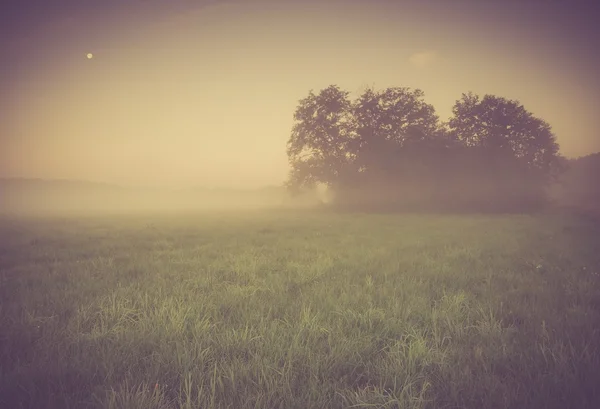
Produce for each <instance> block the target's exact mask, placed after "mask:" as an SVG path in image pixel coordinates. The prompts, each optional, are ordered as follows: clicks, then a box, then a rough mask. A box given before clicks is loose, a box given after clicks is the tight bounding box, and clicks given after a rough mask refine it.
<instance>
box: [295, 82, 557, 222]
mask: <svg viewBox="0 0 600 409" xmlns="http://www.w3.org/2000/svg"><path fill="white" fill-rule="evenodd" d="M348 95H349V93H348V92H345V91H342V90H341V89H340V88H339V87H337V86H335V85H332V86H329V87H328V88H325V89H323V90H322V91H321V92H320V93H319V94H315V93H313V92H312V91H311V92H309V95H308V97H307V98H305V99H302V100H301V101H300V104H299V106H298V107H297V109H296V112H295V113H294V120H295V124H294V126H293V128H292V134H291V137H290V139H289V141H288V145H287V148H288V149H287V152H288V157H289V160H290V165H291V172H290V177H289V180H288V187H289V188H291V189H292V190H298V189H302V188H303V187H309V188H310V187H312V186H314V185H315V184H316V183H323V184H325V185H327V186H328V187H329V188H331V189H332V190H333V192H334V201H336V202H337V203H338V204H339V203H342V204H346V205H352V204H354V205H357V206H360V207H363V208H364V207H367V206H376V207H382V206H386V207H392V208H395V209H401V208H403V209H408V208H412V209H423V208H426V207H427V208H436V209H438V210H443V209H446V210H449V209H451V210H478V209H480V210H481V209H488V210H492V209H495V210H500V209H504V210H508V209H509V208H514V209H516V208H524V207H525V206H532V205H537V204H539V203H541V201H542V199H543V198H544V188H545V186H546V184H547V182H548V181H549V180H550V179H551V176H552V174H553V172H554V173H556V172H557V171H558V170H560V166H559V164H560V158H559V156H558V144H557V143H556V141H555V137H554V134H553V133H552V131H551V128H550V126H549V125H548V124H547V123H546V122H544V121H542V120H540V119H538V118H535V117H534V116H533V115H532V114H531V113H529V112H528V111H526V110H525V109H524V108H523V106H522V105H520V104H519V103H518V102H516V101H511V100H507V99H504V98H500V97H495V96H491V95H486V96H485V97H484V98H483V99H480V98H479V97H478V96H476V95H474V94H472V93H468V94H463V96H462V98H461V99H460V100H458V101H457V102H456V104H455V106H454V109H453V113H454V116H453V117H452V118H451V119H450V120H449V122H448V123H446V124H440V122H439V119H438V117H437V115H436V113H435V110H434V108H433V106H431V105H429V104H427V103H426V102H425V101H424V94H423V92H422V91H421V90H419V89H415V90H411V89H409V88H404V87H394V88H387V89H384V90H381V91H376V90H374V89H373V88H367V89H365V90H364V91H363V92H362V94H361V95H360V96H359V97H358V98H357V99H356V100H355V101H354V102H351V101H350V100H349V98H348Z"/></svg>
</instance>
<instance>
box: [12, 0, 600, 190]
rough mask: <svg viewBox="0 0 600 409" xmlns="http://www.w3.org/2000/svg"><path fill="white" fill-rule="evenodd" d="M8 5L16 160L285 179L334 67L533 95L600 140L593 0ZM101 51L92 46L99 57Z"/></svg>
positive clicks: (132, 179) (94, 173)
mask: <svg viewBox="0 0 600 409" xmlns="http://www.w3.org/2000/svg"><path fill="white" fill-rule="evenodd" d="M4 7H5V9H4V10H5V11H3V12H2V13H0V15H1V16H2V17H0V20H3V21H0V53H1V54H0V55H1V56H2V58H1V60H2V64H0V177H27V178H30V177H33V178H48V179H50V178H61V179H81V180H90V181H99V182H108V183H116V184H121V185H134V186H169V187H190V186H205V187H230V188H231V187H233V188H241V187H244V188H248V187H260V186H265V185H278V184H281V183H282V182H283V181H284V180H285V178H286V177H287V174H288V170H289V167H288V162H287V157H286V153H285V149H286V143H287V140H288V139H289V137H290V132H291V127H292V125H293V113H294V110H295V108H296V106H297V105H298V101H299V100H300V99H302V98H304V97H306V96H307V95H308V92H309V91H310V90H311V89H312V90H314V91H319V90H320V89H323V88H325V87H327V86H328V85H331V84H336V85H338V86H340V87H341V88H343V89H345V90H347V91H350V92H352V93H353V96H355V95H356V94H357V93H358V92H360V91H361V90H363V89H364V88H365V87H366V86H375V87H376V88H384V87H389V86H403V87H411V88H420V89H422V90H423V91H424V92H425V99H426V101H427V102H428V103H430V104H432V105H433V106H434V107H435V108H436V111H437V113H438V115H439V116H440V118H441V119H442V120H446V119H448V117H449V116H450V115H451V109H452V106H453V104H454V103H455V101H456V100H457V99H459V98H460V97H461V94H462V93H466V92H468V91H472V92H475V93H476V94H479V95H484V94H494V95H498V96H501V97H505V98H509V99H516V100H519V101H520V102H521V103H522V104H523V105H524V106H525V108H526V109H527V110H529V111H530V112H532V113H533V114H534V115H536V116H537V117H540V118H542V119H544V120H546V121H547V122H549V123H550V125H551V126H552V128H553V130H554V132H555V134H556V136H557V141H558V143H559V144H560V146H561V153H562V154H564V155H566V156H567V157H578V156H583V155H587V154H589V153H593V152H598V151H600V131H599V129H600V115H599V112H600V111H599V108H600V80H599V79H598V75H597V73H598V72H600V53H599V52H598V51H597V50H596V48H597V44H600V41H598V40H599V39H600V28H596V27H595V25H596V24H595V23H596V22H597V21H598V18H599V17H600V13H598V7H599V6H595V5H594V2H593V1H589V2H588V1H583V0H566V1H558V0H503V1H481V0H473V1H471V0H455V1H448V0H397V1H392V0H388V1H385V0H364V1H358V0H346V1H343V0H331V1H327V0H322V1H314V0H305V1H292V0H279V1H274V0H271V1H268V0H245V1H240V0H212V1H210V0H169V1H167V0H119V1H116V0H78V1H71V0H53V1H47V0H46V1H39V0H18V1H16V0H15V1H14V3H13V4H12V5H11V6H8V7H7V6H4ZM88 53H91V54H92V55H93V58H88V57H87V54H88Z"/></svg>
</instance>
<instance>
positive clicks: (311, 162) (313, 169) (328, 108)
mask: <svg viewBox="0 0 600 409" xmlns="http://www.w3.org/2000/svg"><path fill="white" fill-rule="evenodd" d="M348 95H349V93H348V92H346V91H342V90H341V89H340V88H339V87H338V86H336V85H331V86H329V87H327V88H325V89H323V90H321V91H320V92H319V93H318V94H315V93H314V92H313V91H312V90H311V91H310V92H309V95H308V96H307V97H306V98H304V99H302V100H300V103H299V105H298V107H297V109H296V112H295V113H294V121H295V123H294V125H293V127H292V134H291V136H290V139H289V141H288V144H287V154H288V159H289V162H290V166H291V171H290V178H289V181H288V186H289V187H290V188H292V189H294V190H297V189H301V188H303V187H308V188H310V187H313V186H314V185H315V184H316V183H322V184H325V185H328V186H333V185H335V184H336V183H337V182H338V181H339V180H340V179H341V178H342V177H343V172H344V171H345V169H346V168H347V166H348V165H349V164H350V163H351V161H352V156H351V153H350V148H349V142H350V140H351V138H352V132H353V129H352V128H353V120H352V113H351V102H350V100H349V99H348Z"/></svg>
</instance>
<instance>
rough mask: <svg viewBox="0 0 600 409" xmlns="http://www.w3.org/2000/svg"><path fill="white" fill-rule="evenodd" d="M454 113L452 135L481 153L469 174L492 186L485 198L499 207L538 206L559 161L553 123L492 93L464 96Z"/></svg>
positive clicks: (451, 125)
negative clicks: (526, 204)
mask: <svg viewBox="0 0 600 409" xmlns="http://www.w3.org/2000/svg"><path fill="white" fill-rule="evenodd" d="M453 114H454V116H453V117H452V118H451V119H450V121H449V129H450V133H451V134H452V136H453V137H454V138H455V139H456V140H457V141H459V142H461V143H462V145H463V147H465V148H467V149H471V150H473V149H477V151H476V156H477V158H478V160H477V165H476V166H474V167H472V169H471V171H472V172H477V174H478V177H479V180H480V181H482V183H484V184H486V185H487V186H491V187H492V188H493V189H492V190H493V194H489V195H487V196H486V200H488V202H493V203H494V205H497V206H499V207H509V206H512V207H519V206H520V207H523V206H524V203H528V204H529V205H533V204H539V203H540V202H541V201H542V200H543V198H544V197H545V188H546V187H547V186H548V183H549V182H550V181H551V178H552V177H553V176H554V175H555V174H556V172H555V171H556V170H557V169H558V167H557V165H558V164H559V162H560V161H559V157H558V149H559V147H558V144H557V143H556V137H555V135H554V133H553V132H552V129H551V127H550V125H549V124H548V123H547V122H545V121H543V120H541V119H539V118H536V117H534V116H533V115H532V114H531V113H530V112H529V111H527V110H526V109H525V108H524V107H523V105H521V104H520V103H519V102H518V101H514V100H508V99H506V98H501V97H497V96H493V95H485V96H484V97H483V98H480V97H479V96H477V95H475V94H473V93H467V94H463V95H462V98H461V99H460V100H458V101H456V104H455V105H454V108H453Z"/></svg>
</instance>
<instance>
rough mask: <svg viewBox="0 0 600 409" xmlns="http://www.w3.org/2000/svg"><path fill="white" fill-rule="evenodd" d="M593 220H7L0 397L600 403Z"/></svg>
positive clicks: (275, 216)
mask: <svg viewBox="0 0 600 409" xmlns="http://www.w3.org/2000/svg"><path fill="white" fill-rule="evenodd" d="M599 273H600V224H598V223H597V222H594V221H592V220H590V219H586V218H582V217H580V216H574V215H568V214H539V215H460V216H459V215H417V214H413V215H410V214H404V215H392V214H387V215H384V214H380V215H373V214H371V215H369V214H361V213H355V214H349V213H348V214H334V213H326V212H309V211H247V212H238V213H234V212H222V213H196V214H192V213H189V214H179V215H177V214H146V215H135V216H127V215H113V216H108V215H107V216H81V217H35V218H25V217H3V218H1V219H0V407H2V408H11V409H13V408H14V409H18V408H35V409H43V408H61V409H67V408H98V409H100V408H106V409H116V408H136V409H191V408H235V409H246V408H269V409H270V408H281V409H294V408H298V409H312V408H328V409H335V408H398V409H399V408H436V409H437V408H473V409H484V408H498V409H500V408H561V409H565V408H578V409H585V408H590V409H591V408H596V409H597V408H599V407H600V276H599Z"/></svg>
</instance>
